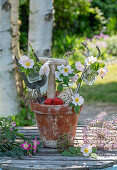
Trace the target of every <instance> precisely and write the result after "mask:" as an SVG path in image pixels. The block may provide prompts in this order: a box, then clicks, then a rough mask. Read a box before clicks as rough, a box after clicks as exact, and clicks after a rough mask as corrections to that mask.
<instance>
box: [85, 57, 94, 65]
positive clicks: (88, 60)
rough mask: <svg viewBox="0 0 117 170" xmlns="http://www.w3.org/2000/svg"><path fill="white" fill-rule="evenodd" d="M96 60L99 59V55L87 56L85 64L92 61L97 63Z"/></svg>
mask: <svg viewBox="0 0 117 170" xmlns="http://www.w3.org/2000/svg"><path fill="white" fill-rule="evenodd" d="M96 61H97V57H93V56H91V57H87V58H86V59H85V64H86V65H90V64H91V63H95V62H96Z"/></svg>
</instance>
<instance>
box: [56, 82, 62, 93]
mask: <svg viewBox="0 0 117 170" xmlns="http://www.w3.org/2000/svg"><path fill="white" fill-rule="evenodd" d="M57 90H58V92H59V93H60V92H61V91H62V90H63V85H62V84H58V87H57Z"/></svg>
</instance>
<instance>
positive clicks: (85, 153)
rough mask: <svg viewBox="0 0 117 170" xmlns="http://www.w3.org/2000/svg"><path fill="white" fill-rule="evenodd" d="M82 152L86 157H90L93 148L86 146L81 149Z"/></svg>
mask: <svg viewBox="0 0 117 170" xmlns="http://www.w3.org/2000/svg"><path fill="white" fill-rule="evenodd" d="M81 152H82V153H83V155H84V156H89V154H90V153H92V147H91V146H90V145H88V144H84V145H82V147H81Z"/></svg>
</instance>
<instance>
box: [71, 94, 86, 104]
mask: <svg viewBox="0 0 117 170" xmlns="http://www.w3.org/2000/svg"><path fill="white" fill-rule="evenodd" d="M72 100H73V101H72V103H73V104H74V105H75V106H77V105H78V106H81V105H82V104H83V103H84V98H83V97H82V96H80V95H79V93H77V94H75V96H72Z"/></svg>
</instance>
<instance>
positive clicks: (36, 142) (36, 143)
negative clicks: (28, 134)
mask: <svg viewBox="0 0 117 170" xmlns="http://www.w3.org/2000/svg"><path fill="white" fill-rule="evenodd" d="M33 144H34V146H37V145H39V144H40V143H39V141H37V138H35V139H34V140H33Z"/></svg>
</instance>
